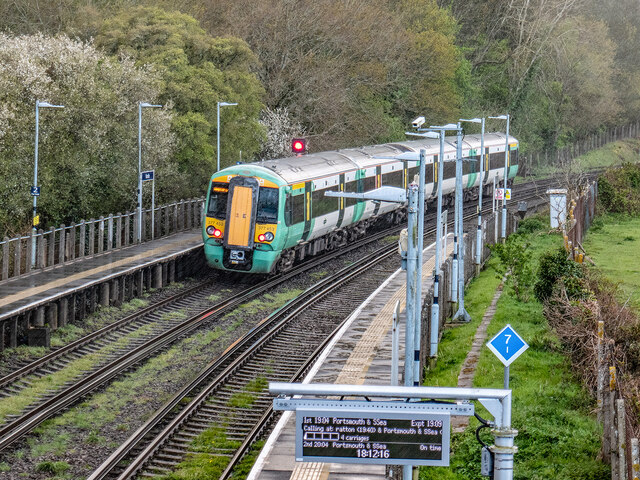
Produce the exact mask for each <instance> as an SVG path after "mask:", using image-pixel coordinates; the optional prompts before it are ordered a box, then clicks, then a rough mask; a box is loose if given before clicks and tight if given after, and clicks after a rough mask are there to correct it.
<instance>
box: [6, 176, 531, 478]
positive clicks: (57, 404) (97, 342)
mask: <svg viewBox="0 0 640 480" xmlns="http://www.w3.org/2000/svg"><path fill="white" fill-rule="evenodd" d="M521 188H522V190H523V191H524V186H521ZM536 188H537V187H536ZM534 190H535V188H534ZM473 209H475V207H474V206H471V205H470V210H473ZM469 218H470V219H471V220H472V219H473V218H475V216H474V215H473V214H471V215H469ZM398 229H399V227H394V228H392V229H387V230H385V231H382V232H379V233H377V234H374V235H370V236H368V237H367V238H366V239H364V240H362V241H360V242H358V243H357V244H354V245H351V246H350V247H347V248H345V249H341V250H339V251H336V252H333V253H332V254H330V255H328V256H325V257H322V258H320V259H316V260H313V261H311V262H306V263H304V264H302V265H300V266H298V267H296V268H295V269H294V270H293V271H291V272H289V273H288V274H286V275H282V276H280V277H278V278H276V279H270V280H267V281H264V282H261V283H260V284H258V285H255V286H252V287H251V288H248V289H245V290H243V291H242V292H238V293H237V294H236V295H232V296H230V298H228V299H227V300H225V301H223V302H219V303H217V304H216V305H214V306H213V307H209V308H207V309H206V310H203V311H200V312H198V313H196V314H194V315H191V316H190V317H189V318H187V319H186V320H183V321H180V322H168V323H167V322H165V323H167V324H166V325H164V326H162V327H161V326H158V328H157V329H156V328H151V329H150V331H149V333H148V335H143V336H140V338H139V339H137V340H136V341H133V342H131V344H130V346H131V348H129V349H128V351H127V352H123V351H118V352H116V353H114V354H113V356H112V357H110V358H106V357H105V359H104V361H103V362H99V364H98V365H97V366H96V368H94V369H93V370H92V371H90V372H84V373H83V374H82V375H81V376H80V377H81V378H79V379H74V382H72V383H69V384H65V385H64V386H63V388H61V389H60V391H58V392H49V393H48V394H47V395H46V396H44V397H42V398H41V399H40V400H39V401H38V402H35V403H34V404H33V405H30V406H29V407H28V408H27V409H25V411H24V412H22V414H21V415H19V416H16V417H12V418H10V419H9V421H8V422H7V423H6V424H5V425H2V426H1V427H0V450H2V449H5V448H7V447H8V446H10V445H12V444H13V443H14V442H16V441H17V440H18V439H20V438H22V437H23V436H25V435H26V434H28V433H29V432H30V431H31V430H32V429H33V428H35V427H36V426H37V425H39V424H40V423H42V422H43V421H44V420H45V419H47V418H51V417H52V416H54V415H56V414H57V413H58V412H60V411H61V410H64V409H66V408H69V406H71V405H73V404H74V403H76V402H77V401H78V400H79V399H81V398H82V397H83V396H86V395H87V394H89V393H91V392H93V391H95V390H96V389H97V388H99V387H101V386H104V385H105V384H106V383H107V382H109V381H110V380H112V379H113V378H115V377H117V376H118V375H121V374H122V373H123V372H124V371H126V370H128V369H130V368H132V367H133V366H135V365H137V364H139V363H141V362H142V361H143V360H145V359H146V358H149V357H150V356H153V355H154V354H156V353H157V352H159V351H161V350H162V349H163V348H166V347H167V346H168V345H170V344H171V343H173V342H175V341H176V340H177V339H179V338H182V337H184V336H186V335H188V334H189V333H190V332H192V331H193V330H194V329H196V328H198V326H199V325H202V324H203V323H204V322H205V321H207V320H212V319H214V318H217V317H219V316H221V315H223V314H224V313H226V312H229V311H230V310H232V309H233V308H234V307H235V306H237V305H240V304H241V303H244V302H246V301H248V300H250V299H252V298H256V297H257V296H258V295H260V294H262V293H264V292H266V291H267V290H269V289H271V288H275V286H277V285H278V284H280V283H282V282H285V281H287V280H288V279H290V278H292V277H294V276H295V275H299V274H300V273H303V272H304V271H306V270H309V269H311V268H314V267H315V266H317V265H319V264H321V263H322V262H325V261H328V260H329V259H331V258H335V257H337V256H340V255H343V254H345V253H347V252H349V251H352V250H354V249H356V248H361V247H362V246H363V245H364V244H367V243H370V242H373V241H377V240H379V239H381V238H383V237H384V236H387V235H389V234H392V233H395V232H397V231H398ZM387 248H388V250H389V251H390V252H391V253H390V254H392V253H393V252H395V249H396V247H395V245H392V246H390V247H387ZM376 255H377V256H378V257H380V256H381V255H382V254H381V253H380V252H377V253H376ZM385 276H386V274H385ZM334 281H337V278H336V279H334ZM204 287H205V285H204V284H199V285H197V286H195V287H193V288H192V289H190V292H191V293H189V292H182V293H180V294H178V295H176V296H173V297H171V298H169V299H166V300H164V301H163V302H162V305H153V306H150V307H148V308H147V309H145V310H144V311H143V312H138V313H137V314H135V315H132V316H130V317H127V319H123V320H122V321H120V322H118V325H115V324H114V325H112V326H110V327H105V329H103V330H100V331H98V332H95V334H92V335H91V336H90V337H85V338H83V339H80V340H78V341H77V342H74V344H72V345H69V346H67V347H65V348H64V349H59V350H56V351H54V352H52V353H51V354H50V355H48V356H47V357H45V358H43V359H41V360H39V361H37V362H34V363H33V364H29V365H26V366H24V367H22V368H21V369H19V370H18V371H16V372H12V373H11V374H10V375H7V376H5V377H3V378H2V379H0V388H1V389H4V391H5V392H6V393H5V394H6V395H15V393H16V392H19V391H20V390H21V389H22V388H25V386H28V385H29V380H28V378H27V376H29V375H35V377H37V376H38V375H43V374H47V375H48V374H51V372H52V371H55V370H56V369H62V368H64V366H65V362H67V360H65V358H69V359H71V360H69V361H73V359H74V358H78V356H79V355H83V354H86V353H88V352H90V351H92V349H94V350H95V349H97V350H100V349H102V348H104V347H105V345H107V344H108V343H109V342H110V341H113V340H116V341H117V337H118V335H119V333H118V332H127V331H129V333H130V332H133V331H135V330H136V329H138V328H143V327H144V326H145V325H149V323H146V324H145V323H144V322H145V321H151V320H142V318H143V317H144V316H145V315H147V316H148V317H153V316H154V312H155V316H156V317H157V316H158V313H157V312H158V311H160V309H161V308H165V307H166V308H168V309H169V313H170V312H171V311H175V310H181V309H182V307H181V305H182V304H180V302H181V301H183V300H184V301H186V302H187V303H189V300H187V299H189V298H192V299H194V298H197V297H198V295H197V294H196V292H197V291H198V289H201V290H202V289H203V288H204ZM218 287H219V285H218ZM211 288H214V289H215V286H212V287H211ZM218 290H219V289H218ZM211 291H215V290H209V291H208V292H209V293H208V294H201V295H200V297H201V298H207V297H208V296H210V295H211V294H212V293H211ZM200 293H202V292H200ZM189 295H196V297H190V296H189ZM175 302H178V305H175ZM196 303H197V302H196ZM172 304H173V305H172ZM307 308H310V307H307ZM197 309H198V308H195V310H197ZM193 310H194V309H191V310H189V313H191V311H193ZM159 315H162V314H159ZM345 316H347V315H345ZM343 318H344V317H343ZM125 320H126V321H125ZM156 320H157V318H156ZM127 322H128V323H127ZM136 322H141V323H138V324H137V323H136ZM169 323H171V325H169ZM118 328H120V329H121V330H118ZM327 328H328V327H327ZM334 328H335V327H334ZM329 329H330V330H331V331H333V329H331V328H329ZM329 333H330V332H329ZM329 333H327V332H324V331H323V338H326V337H327V336H328V335H329ZM238 343H242V342H238ZM238 343H237V344H238ZM237 344H236V345H237ZM316 348H317V347H316ZM234 349H235V346H234V347H232V348H230V351H233V350H234ZM306 350H311V347H306ZM307 353H309V352H307ZM65 356H66V357H65ZM307 358H308V355H307ZM227 361H229V360H227ZM219 367H220V366H219ZM283 371H285V370H284V369H283ZM287 372H288V373H287V374H289V373H291V372H290V371H288V370H287ZM290 378H293V377H290ZM75 380H77V381H75ZM203 382H205V380H204V379H200V380H199V381H197V382H196V384H197V385H198V384H202V383H203ZM192 383H193V382H192ZM193 388H195V385H192V388H191V390H193ZM236 388H241V387H240V386H238V385H236V386H234V387H229V390H228V391H229V392H233V391H236V390H235V389H236ZM191 390H190V391H191ZM220 391H222V390H220ZM252 410H254V408H252ZM161 423H162V422H161V421H159V422H158V424H161ZM258 423H260V422H258ZM155 428H157V425H156V426H155ZM259 430H260V429H259ZM148 433H149V432H146V433H145V435H146V434H148ZM235 441H239V440H235ZM248 444H250V442H249V443H248ZM135 448H138V449H140V446H137V447H135ZM234 455H237V453H236V454H234ZM234 455H232V457H233V456H234ZM240 456H241V455H240ZM233 463H234V461H233V458H232V460H231V461H230V464H233ZM99 478H102V477H99Z"/></svg>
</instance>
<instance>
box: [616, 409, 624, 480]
mask: <svg viewBox="0 0 640 480" xmlns="http://www.w3.org/2000/svg"><path fill="white" fill-rule="evenodd" d="M616 410H617V411H618V416H617V423H618V445H617V448H618V471H619V474H618V475H619V477H620V480H626V479H627V428H626V427H627V425H626V422H627V417H626V415H625V413H626V412H625V409H624V399H622V398H619V399H618V400H616Z"/></svg>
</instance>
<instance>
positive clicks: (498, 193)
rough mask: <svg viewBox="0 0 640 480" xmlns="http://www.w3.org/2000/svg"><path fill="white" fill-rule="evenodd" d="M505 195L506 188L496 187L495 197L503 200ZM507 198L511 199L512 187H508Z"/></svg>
mask: <svg viewBox="0 0 640 480" xmlns="http://www.w3.org/2000/svg"><path fill="white" fill-rule="evenodd" d="M503 195H504V188H496V189H495V190H494V192H493V197H494V198H495V199H496V200H502V196H503ZM506 199H507V200H511V189H510V188H507V198H506Z"/></svg>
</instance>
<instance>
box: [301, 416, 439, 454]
mask: <svg viewBox="0 0 640 480" xmlns="http://www.w3.org/2000/svg"><path fill="white" fill-rule="evenodd" d="M449 437H450V417H449V413H441V412H433V413H432V412H425V411H424V410H422V411H414V412H406V411H404V412H398V411H393V410H391V409H389V410H385V411H371V410H335V409H334V410H322V409H313V410H307V409H298V410H297V411H296V460H298V461H308V462H332V463H373V464H390V465H432V466H433V465H437V466H448V465H449Z"/></svg>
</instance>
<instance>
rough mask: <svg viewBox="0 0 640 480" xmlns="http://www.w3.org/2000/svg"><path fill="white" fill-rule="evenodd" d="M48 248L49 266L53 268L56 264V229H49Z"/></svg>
mask: <svg viewBox="0 0 640 480" xmlns="http://www.w3.org/2000/svg"><path fill="white" fill-rule="evenodd" d="M47 248H48V250H47V265H48V266H50V267H51V266H53V265H54V264H55V263H56V227H51V228H50V229H49V241H48V242H47Z"/></svg>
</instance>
